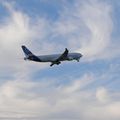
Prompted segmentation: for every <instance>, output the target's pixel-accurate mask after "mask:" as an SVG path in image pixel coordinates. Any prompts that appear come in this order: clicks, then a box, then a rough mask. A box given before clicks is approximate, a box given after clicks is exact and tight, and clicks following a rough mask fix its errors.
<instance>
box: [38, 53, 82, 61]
mask: <svg viewBox="0 0 120 120" xmlns="http://www.w3.org/2000/svg"><path fill="white" fill-rule="evenodd" d="M60 56H61V54H53V55H41V56H37V57H38V58H39V59H40V60H41V62H53V61H55V60H56V59H58V58H59V57H60ZM81 57H82V54H80V53H68V55H67V58H65V59H63V60H61V61H65V60H68V61H70V60H79V59H80V58H81Z"/></svg>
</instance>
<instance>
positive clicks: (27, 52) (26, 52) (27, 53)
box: [22, 45, 33, 57]
mask: <svg viewBox="0 0 120 120" xmlns="http://www.w3.org/2000/svg"><path fill="white" fill-rule="evenodd" d="M22 49H23V52H24V54H25V56H26V57H28V56H32V55H33V53H32V52H31V51H30V50H28V48H27V47H25V46H24V45H22Z"/></svg>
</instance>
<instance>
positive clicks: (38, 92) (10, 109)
mask: <svg viewBox="0 0 120 120" xmlns="http://www.w3.org/2000/svg"><path fill="white" fill-rule="evenodd" d="M87 76H88V78H87V79H88V80H89V78H90V77H89V75H87ZM83 78H84V77H83ZM83 78H80V80H79V81H83ZM88 80H87V81H88ZM77 82H78V80H75V81H74V82H71V83H70V84H68V85H67V86H66V85H63V86H62V87H60V86H58V87H57V86H55V83H56V80H55V81H54V82H52V83H51V80H49V81H48V82H46V81H45V82H44V80H43V82H42V81H41V82H40V81H39V82H33V81H29V80H11V81H8V82H5V83H4V84H3V85H1V86H0V91H1V92H0V106H1V107H0V111H1V113H2V114H0V117H4V118H6V114H7V117H8V118H11V117H15V118H16V119H17V118H18V117H19V118H20V117H21V118H25V117H28V118H32V117H36V118H39V119H43V120H45V119H46V120H49V119H82V120H87V119H90V120H100V119H103V120H104V119H105V120H109V119H111V120H117V119H119V118H120V116H119V111H120V108H119V104H120V103H119V101H118V102H116V101H115V100H114V99H112V101H106V96H108V95H109V92H106V91H107V89H106V88H104V89H103V88H102V89H99V90H98V91H97V93H96V91H94V92H93V91H91V90H90V91H89V92H88V91H87V90H81V89H80V87H78V86H76V88H75V87H74V86H75V84H76V83H77ZM81 84H83V85H82V86H87V84H86V82H85V83H84V81H83V83H82V82H81ZM78 85H79V84H78ZM72 86H73V87H74V88H75V89H74V92H73V90H72V92H70V94H69V93H68V92H65V90H67V89H68V88H71V87H72ZM80 86H81V85H80ZM96 94H97V99H96ZM112 94H114V93H112ZM104 101H105V102H104ZM101 115H102V116H101Z"/></svg>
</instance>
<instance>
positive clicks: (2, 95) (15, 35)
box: [0, 0, 120, 120]
mask: <svg viewBox="0 0 120 120" xmlns="http://www.w3.org/2000/svg"><path fill="white" fill-rule="evenodd" d="M66 3H67V2H66ZM4 5H5V6H6V8H7V10H8V11H9V15H10V16H9V17H7V18H5V19H4V20H5V22H4V24H3V23H2V24H1V23H0V56H1V63H0V72H1V73H2V74H5V75H6V74H7V73H9V74H11V73H12V75H13V76H14V80H11V79H10V78H9V81H4V82H2V83H1V84H0V91H1V92H0V117H4V118H6V116H7V117H8V118H11V117H15V118H16V119H17V118H24V119H25V117H29V118H31V119H32V117H35V118H38V119H43V120H47V119H48V120H49V119H65V120H66V119H81V120H88V119H90V120H119V119H120V112H119V111H120V102H119V101H118V99H117V100H116V97H118V94H116V93H113V92H112V93H110V92H109V90H108V88H106V87H104V88H103V87H102V88H99V89H97V90H93V89H89V85H91V84H92V83H94V81H95V82H96V80H97V78H96V76H95V73H91V74H87V73H85V74H84V75H82V77H81V78H77V79H75V80H72V81H71V82H70V83H69V82H68V83H67V84H66V85H64V84H62V85H61V84H60V85H57V86H56V83H57V82H56V81H57V80H58V79H57V78H54V80H50V79H49V80H44V79H43V80H40V81H37V82H35V81H34V80H29V79H30V76H29V75H30V74H32V73H31V71H32V72H34V70H37V69H42V68H44V67H45V66H44V65H41V64H40V66H38V64H34V63H32V65H31V63H28V62H26V63H23V61H22V62H16V57H17V58H18V57H21V56H23V54H22V51H21V48H20V46H21V44H24V43H25V44H27V45H29V46H30V47H31V49H33V48H34V47H33V46H36V48H34V50H35V51H37V50H38V49H39V50H40V53H50V52H51V51H55V49H56V44H52V43H51V44H49V43H50V42H48V41H47V40H45V39H47V38H48V37H49V36H51V37H56V36H57V37H59V36H63V38H64V39H65V40H66V41H67V45H68V46H69V47H70V48H71V49H73V50H76V48H77V49H79V50H78V51H80V52H82V53H83V54H84V56H85V57H84V58H85V60H96V59H101V58H106V57H108V53H107V51H108V50H109V46H111V38H110V36H111V32H112V28H113V23H112V19H111V11H112V7H111V6H110V5H108V4H106V3H104V2H99V1H94V2H93V1H90V2H88V1H87V2H86V1H85V2H83V3H80V2H79V1H78V0H76V2H75V4H74V5H72V6H67V7H66V6H65V9H63V10H64V12H63V11H62V13H61V16H60V18H59V20H58V21H56V22H55V23H53V24H52V25H50V23H49V20H46V19H44V18H39V20H37V21H36V23H35V24H33V23H32V22H31V19H32V18H30V17H29V16H28V15H26V14H25V13H23V12H21V11H16V10H15V9H14V6H12V5H11V4H9V3H4ZM69 7H70V8H69ZM52 27H53V28H52ZM29 40H30V41H29ZM61 46H62V47H63V46H64V45H61ZM58 47H59V45H58V46H57V48H58ZM45 49H47V50H45ZM104 51H106V52H104ZM3 53H4V54H3ZM16 53H17V55H16ZM26 65H27V66H26ZM12 66H13V67H14V68H12ZM11 68H12V70H11ZM16 68H17V69H18V70H16ZM30 68H32V69H30ZM111 69H112V70H113V66H111ZM7 70H8V72H7ZM9 70H10V71H12V72H10V71H9ZM3 71H5V72H3ZM114 71H115V70H114ZM91 72H92V71H91ZM13 73H14V74H13ZM110 74H112V75H113V73H111V72H109V71H108V72H106V73H105V74H104V75H103V76H102V75H100V76H97V77H98V78H101V79H102V80H103V79H108V76H109V75H110ZM18 78H19V79H18ZM61 78H62V77H61ZM53 81H54V82H53ZM93 87H94V86H93ZM86 88H87V89H86ZM111 96H113V98H111ZM114 97H115V99H114ZM33 119H34V118H33Z"/></svg>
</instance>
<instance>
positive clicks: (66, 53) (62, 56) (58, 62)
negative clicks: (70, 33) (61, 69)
mask: <svg viewBox="0 0 120 120" xmlns="http://www.w3.org/2000/svg"><path fill="white" fill-rule="evenodd" d="M68 52H69V51H68V49H67V48H65V52H64V53H63V54H62V55H61V56H60V57H59V58H57V59H56V60H55V61H53V62H52V64H51V65H50V66H53V65H54V64H57V65H59V64H60V63H61V62H60V61H62V60H65V59H66V58H67V56H68Z"/></svg>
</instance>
